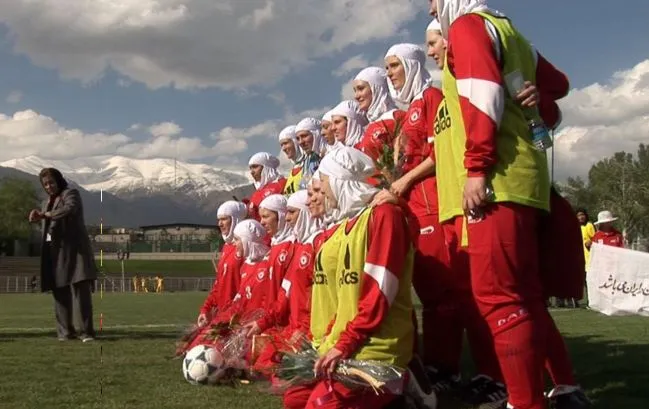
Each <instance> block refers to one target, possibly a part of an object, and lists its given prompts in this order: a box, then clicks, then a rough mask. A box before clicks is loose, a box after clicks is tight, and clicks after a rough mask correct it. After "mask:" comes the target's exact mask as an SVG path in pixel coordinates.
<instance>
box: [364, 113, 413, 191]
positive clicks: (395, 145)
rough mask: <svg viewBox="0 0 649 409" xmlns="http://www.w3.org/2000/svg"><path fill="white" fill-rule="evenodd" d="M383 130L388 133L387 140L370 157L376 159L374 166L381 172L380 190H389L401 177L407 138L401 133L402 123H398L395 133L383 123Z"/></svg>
mask: <svg viewBox="0 0 649 409" xmlns="http://www.w3.org/2000/svg"><path fill="white" fill-rule="evenodd" d="M383 129H384V130H385V131H386V132H387V133H388V137H387V138H386V139H385V140H382V141H380V143H381V145H380V146H375V147H373V148H372V150H373V152H371V153H369V156H370V157H372V158H376V159H375V160H374V164H375V166H376V169H377V170H378V171H379V175H377V176H378V178H379V179H380V182H379V186H378V187H380V188H385V189H389V188H390V185H392V183H393V182H394V181H396V180H397V179H399V178H400V177H401V173H402V166H403V163H404V160H405V157H404V155H403V151H404V149H403V148H404V146H405V138H404V135H403V134H402V133H401V121H396V125H395V128H394V131H390V128H389V127H388V126H387V125H386V124H385V123H383Z"/></svg>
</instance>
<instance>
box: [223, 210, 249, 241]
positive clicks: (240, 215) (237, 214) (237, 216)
mask: <svg viewBox="0 0 649 409" xmlns="http://www.w3.org/2000/svg"><path fill="white" fill-rule="evenodd" d="M247 216H248V208H247V207H246V205H245V204H243V203H241V202H237V201H234V200H228V201H227V202H223V204H222V205H221V206H219V209H218V210H217V211H216V217H230V219H231V220H232V224H230V231H229V232H227V233H226V234H225V235H224V236H223V240H225V242H226V243H232V239H233V238H234V227H235V226H236V225H237V224H239V222H240V221H241V220H243V219H245V218H246V217H247Z"/></svg>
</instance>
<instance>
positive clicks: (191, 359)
mask: <svg viewBox="0 0 649 409" xmlns="http://www.w3.org/2000/svg"><path fill="white" fill-rule="evenodd" d="M226 369H227V368H226V367H225V362H224V359H223V355H221V352H219V350H217V349H216V348H213V347H209V346H207V345H197V346H195V347H194V348H192V349H190V350H189V351H188V352H187V354H186V355H185V358H184V359H183V376H184V377H185V379H186V380H187V382H189V383H191V384H192V385H214V384H216V383H217V382H218V381H219V380H220V379H221V378H222V377H223V376H224V375H225V373H226Z"/></svg>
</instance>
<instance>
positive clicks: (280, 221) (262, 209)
mask: <svg viewBox="0 0 649 409" xmlns="http://www.w3.org/2000/svg"><path fill="white" fill-rule="evenodd" d="M286 213H287V208H286V197H285V196H284V195H277V194H276V195H270V196H268V197H266V198H265V199H264V200H263V201H262V202H261V204H260V205H259V214H260V216H261V224H262V225H263V226H264V229H266V233H267V234H268V236H270V237H271V248H270V254H269V257H268V258H269V262H270V264H271V275H272V283H271V288H270V290H269V295H270V297H271V299H272V300H276V299H277V295H278V294H279V290H280V286H281V284H282V280H283V279H284V276H285V275H286V272H287V271H288V267H289V265H290V263H291V259H292V257H293V247H294V242H295V236H294V235H293V227H292V226H291V225H289V224H288V223H287V221H286Z"/></svg>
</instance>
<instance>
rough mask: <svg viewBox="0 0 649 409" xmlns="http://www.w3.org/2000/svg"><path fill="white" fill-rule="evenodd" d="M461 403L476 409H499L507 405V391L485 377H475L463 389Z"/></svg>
mask: <svg viewBox="0 0 649 409" xmlns="http://www.w3.org/2000/svg"><path fill="white" fill-rule="evenodd" d="M462 401H464V402H465V403H466V404H468V405H470V406H472V407H475V408H477V409H501V408H504V407H506V406H505V405H506V404H507V389H506V388H505V385H504V384H502V383H500V382H496V381H494V380H493V379H492V378H491V377H489V376H487V375H477V376H475V377H473V378H472V379H471V381H469V383H468V384H467V385H466V386H465V387H464V388H463V390H462Z"/></svg>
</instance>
